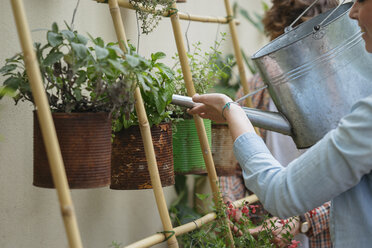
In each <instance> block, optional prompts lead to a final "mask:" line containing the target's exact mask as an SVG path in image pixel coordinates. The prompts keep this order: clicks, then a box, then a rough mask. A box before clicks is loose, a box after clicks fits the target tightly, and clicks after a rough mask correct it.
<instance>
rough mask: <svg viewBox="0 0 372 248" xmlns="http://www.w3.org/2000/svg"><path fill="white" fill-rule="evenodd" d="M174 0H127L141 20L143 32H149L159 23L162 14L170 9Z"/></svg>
mask: <svg viewBox="0 0 372 248" xmlns="http://www.w3.org/2000/svg"><path fill="white" fill-rule="evenodd" d="M174 2H175V1H174V0H129V3H130V4H131V5H132V6H133V8H134V9H135V10H136V12H137V14H138V19H139V20H140V21H141V29H142V33H143V34H149V33H151V32H152V31H154V29H155V28H156V27H157V26H158V25H159V21H160V20H161V17H162V14H163V13H164V12H167V11H171V9H172V4H173V3H174Z"/></svg>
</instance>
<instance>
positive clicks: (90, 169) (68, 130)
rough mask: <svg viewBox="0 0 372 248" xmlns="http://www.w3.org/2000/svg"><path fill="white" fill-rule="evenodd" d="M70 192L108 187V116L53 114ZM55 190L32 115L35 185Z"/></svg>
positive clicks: (37, 125)
mask: <svg viewBox="0 0 372 248" xmlns="http://www.w3.org/2000/svg"><path fill="white" fill-rule="evenodd" d="M52 116H53V120H54V125H55V128H56V132H57V137H58V141H59V145H60V148H61V153H62V157H63V161H64V165H65V170H66V175H67V179H68V183H69V186H70V188H71V189H84V188H96V187H104V186H107V185H109V184H110V161H111V119H110V118H109V115H108V113H102V112H101V113H53V114H52ZM33 184H34V185H35V186H38V187H43V188H54V183H53V179H52V176H51V172H50V166H49V163H48V160H47V155H46V152H45V147H44V142H43V139H42V135H41V130H40V127H39V121H38V118H37V115H36V112H34V182H33Z"/></svg>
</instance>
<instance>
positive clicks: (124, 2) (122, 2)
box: [95, 0, 240, 25]
mask: <svg viewBox="0 0 372 248" xmlns="http://www.w3.org/2000/svg"><path fill="white" fill-rule="evenodd" d="M95 1H97V2H99V3H107V0H95ZM118 5H119V6H120V7H123V8H127V9H134V8H133V6H132V5H131V4H130V3H129V0H118ZM141 10H143V11H146V12H149V13H153V11H152V10H149V9H146V8H144V7H143V8H141ZM178 15H179V18H180V19H182V20H188V21H195V22H208V23H221V24H227V23H228V22H229V20H228V18H226V17H217V16H200V15H190V14H187V13H182V12H178ZM162 16H163V17H169V11H164V13H162ZM235 24H236V25H239V24H240V22H239V21H235Z"/></svg>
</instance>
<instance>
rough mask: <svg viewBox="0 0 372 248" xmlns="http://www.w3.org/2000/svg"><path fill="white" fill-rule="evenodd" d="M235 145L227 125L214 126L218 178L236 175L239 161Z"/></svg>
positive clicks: (213, 140) (213, 136)
mask: <svg viewBox="0 0 372 248" xmlns="http://www.w3.org/2000/svg"><path fill="white" fill-rule="evenodd" d="M233 143H234V141H233V139H232V137H231V135H230V131H229V127H228V126H227V124H212V156H213V161H214V166H215V167H216V172H217V175H218V176H232V175H235V171H236V166H237V163H238V161H237V160H236V159H235V156H234V152H233Z"/></svg>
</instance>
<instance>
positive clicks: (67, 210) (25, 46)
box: [11, 0, 258, 248]
mask: <svg viewBox="0 0 372 248" xmlns="http://www.w3.org/2000/svg"><path fill="white" fill-rule="evenodd" d="M97 1H98V2H102V0H97ZM118 1H119V2H120V6H122V7H127V8H132V7H131V6H130V4H129V2H128V1H125V0H110V1H109V8H110V12H111V15H112V18H113V22H114V26H115V31H116V33H117V38H118V41H119V44H120V47H121V49H123V50H124V51H125V49H126V48H125V46H124V44H126V37H125V30H124V26H123V23H122V20H121V16H120V11H119V4H118ZM105 2H107V1H105ZM11 4H12V9H13V14H14V17H15V22H16V26H17V31H18V35H19V39H20V42H21V46H22V50H23V53H24V60H25V65H26V68H27V73H28V77H29V79H30V84H31V88H32V92H33V95H34V99H35V105H36V108H37V114H38V118H39V121H40V126H41V131H42V135H43V139H44V143H45V144H46V152H47V155H48V160H49V164H50V166H51V172H52V177H53V181H54V184H55V186H56V190H57V194H58V198H59V203H60V207H61V214H62V216H63V220H64V225H65V229H66V233H67V238H68V242H69V246H70V247H72V248H80V247H82V242H81V237H80V233H79V229H78V225H77V221H76V216H75V211H74V207H73V203H72V199H71V195H70V192H69V186H68V183H67V178H66V174H65V170H64V164H63V160H62V155H61V151H60V148H59V144H58V139H57V135H56V131H55V127H54V123H53V120H52V115H51V112H50V108H49V104H48V101H47V97H46V94H45V91H44V88H43V84H42V79H41V75H40V70H39V66H38V62H37V60H36V56H35V53H34V51H33V46H32V39H31V35H30V31H29V28H28V24H27V19H26V15H25V10H24V6H23V2H22V0H11ZM128 4H129V6H128ZM225 5H226V10H227V14H228V17H227V18H220V17H202V16H192V15H189V14H183V13H177V11H173V12H171V13H164V16H169V17H170V19H171V22H172V28H173V33H174V36H175V40H176V45H177V50H178V53H179V56H180V62H181V67H182V72H183V75H184V79H185V84H186V88H187V91H188V95H189V96H193V95H194V94H195V89H194V85H193V82H192V77H191V71H190V67H189V64H188V61H187V56H186V50H185V46H184V43H183V38H182V34H181V28H180V24H179V19H180V18H181V19H186V20H192V21H199V22H214V23H229V26H230V30H231V33H232V39H233V45H234V51H235V55H236V57H237V63H238V67H239V73H240V76H241V79H242V80H241V82H242V84H243V87H244V92H245V93H248V91H249V90H248V84H247V81H246V78H245V71H244V65H243V61H242V58H241V55H240V47H239V43H238V41H237V35H236V29H235V24H236V21H234V19H233V18H232V11H231V6H230V3H229V1H228V0H225ZM172 8H173V9H175V10H176V9H177V6H176V4H175V3H174V5H173V6H172ZM239 55H240V59H239V58H238V57H239ZM135 99H136V105H135V107H136V112H137V114H138V118H139V123H140V129H141V135H142V138H143V140H144V147H145V154H146V159H147V161H148V167H149V172H150V177H151V182H152V186H153V189H154V195H155V198H156V202H157V206H158V211H159V214H160V217H161V220H162V223H163V228H164V230H165V231H164V232H163V234H159V235H155V236H156V237H155V238H151V237H152V236H151V237H149V238H148V239H150V240H156V243H153V242H154V241H151V242H152V243H151V242H150V243H151V244H150V243H146V242H148V241H143V242H145V243H143V242H142V241H139V243H141V244H136V243H135V244H133V245H131V246H128V247H148V246H150V245H153V244H157V243H160V242H163V241H164V240H167V241H168V246H169V247H178V243H177V239H176V235H181V234H184V233H187V232H189V231H191V230H194V229H196V228H198V227H200V226H202V225H203V224H205V223H208V222H210V221H212V220H214V219H215V218H216V214H215V213H210V214H208V215H206V216H204V217H202V218H201V219H199V220H196V221H194V222H193V223H188V224H186V225H183V226H179V227H177V228H174V229H173V227H172V224H171V221H170V217H169V213H168V209H167V206H166V202H165V198H164V193H163V191H162V187H161V181H160V177H159V172H158V169H157V164H156V158H155V153H154V149H153V144H152V139H151V131H150V127H149V123H148V120H147V116H146V112H145V109H144V104H143V100H142V96H141V93H140V90H139V88H136V90H135ZM248 104H249V103H248ZM194 120H195V123H196V127H197V132H198V136H199V140H200V144H201V148H202V151H203V156H204V160H205V164H206V167H207V171H208V177H209V182H210V185H211V188H212V191H213V196H214V201H215V203H216V205H217V202H218V201H219V199H220V194H221V193H220V190H219V187H218V179H217V174H216V170H215V167H214V163H213V158H212V154H211V151H210V147H209V144H208V140H207V135H206V132H205V128H204V125H203V122H202V119H201V118H200V117H199V116H194ZM245 200H246V201H248V202H250V203H253V202H255V201H257V200H258V199H257V197H256V196H254V195H253V196H250V197H249V198H247V199H242V200H239V201H237V202H235V203H234V204H235V205H236V206H237V207H239V206H241V204H242V202H243V201H245ZM224 221H225V223H226V224H227V223H228V222H227V221H228V220H227V219H225V220H224ZM174 234H175V235H174ZM228 237H229V240H230V242H228V243H229V246H230V247H234V244H233V238H232V234H231V230H230V229H229V232H228ZM146 240H147V239H146Z"/></svg>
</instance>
